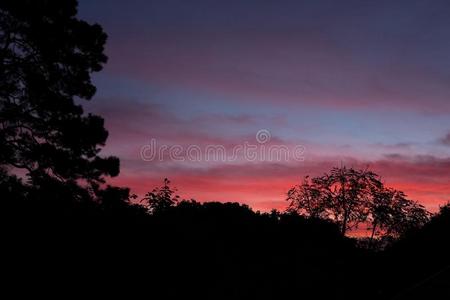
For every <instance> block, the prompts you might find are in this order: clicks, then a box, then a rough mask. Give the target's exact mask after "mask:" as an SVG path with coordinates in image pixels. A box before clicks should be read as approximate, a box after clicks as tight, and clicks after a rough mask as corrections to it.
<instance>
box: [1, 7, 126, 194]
mask: <svg viewBox="0 0 450 300" xmlns="http://www.w3.org/2000/svg"><path fill="white" fill-rule="evenodd" d="M76 6H77V2H76V1H75V0H71V1H58V0H46V1H43V0H40V1H35V0H20V1H17V0H5V1H1V3H0V65H1V67H0V165H1V166H3V168H8V169H23V170H25V172H26V173H27V175H28V176H29V178H30V180H31V182H32V183H33V184H34V185H35V186H37V185H39V184H42V183H43V182H47V183H48V182H51V181H54V180H56V181H59V182H63V183H64V184H67V186H73V187H81V186H83V187H86V186H88V187H91V188H92V191H94V190H95V189H96V188H97V187H98V185H99V184H101V183H103V182H104V176H105V175H110V176H115V175H117V174H118V173H119V160H118V159H117V158H115V157H106V158H105V157H100V156H99V151H100V149H101V146H103V145H104V143H105V141H106V139H107V137H108V132H107V131H106V129H105V128H104V122H103V119H102V118H101V117H99V116H96V115H92V114H85V113H84V112H83V108H82V106H81V105H79V104H77V101H78V100H79V99H84V100H89V99H91V98H92V96H93V95H94V94H95V91H96V89H95V87H94V85H93V84H92V82H91V77H90V76H91V73H92V72H98V71H100V70H101V69H102V66H103V64H104V63H105V62H106V60H107V57H106V56H105V54H104V52H103V51H104V44H105V41H106V38H107V37H106V34H105V33H104V32H103V30H102V28H101V27H100V26H99V25H90V24H88V23H86V22H84V21H82V20H79V19H77V17H76V13H77V9H76ZM82 182H84V183H82ZM80 184H81V185H80ZM74 193H75V191H74Z"/></svg>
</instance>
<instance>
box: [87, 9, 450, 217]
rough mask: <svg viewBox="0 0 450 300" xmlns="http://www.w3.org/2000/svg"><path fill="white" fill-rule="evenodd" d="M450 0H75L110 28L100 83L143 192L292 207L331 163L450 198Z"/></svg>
mask: <svg viewBox="0 0 450 300" xmlns="http://www.w3.org/2000/svg"><path fill="white" fill-rule="evenodd" d="M449 15H450V2H449V1H445V0H442V1H439V0H435V1H414V0H404V1H333V0H329V1H325V0H324V1H317V0H311V1H257V0H254V1H245V0H242V1H237V0H236V1H234V0H227V1H195V0H189V1H186V0H178V1H171V0H160V1H150V0H142V1H137V0H129V1H111V0H108V1H107V0H104V1H99V0H98V1H88V0H81V1H80V5H79V16H80V18H82V19H85V20H87V21H88V22H90V23H99V24H100V25H102V26H103V28H104V30H105V31H106V33H107V34H108V36H109V38H108V43H107V47H106V54H107V55H108V57H109V61H108V63H107V65H106V66H105V68H104V70H103V71H102V72H100V73H98V74H95V75H94V83H95V85H96V86H97V88H98V91H97V94H96V96H95V97H94V98H93V100H92V101H91V102H90V103H87V104H86V105H85V107H86V110H87V111H91V112H95V113H97V114H100V115H102V116H103V117H104V118H105V120H106V127H107V128H108V130H109V132H110V137H109V140H108V142H107V145H106V147H105V148H104V150H103V152H102V153H104V154H105V155H107V154H108V155H109V154H113V155H116V156H118V157H119V158H120V159H121V174H120V176H119V177H117V178H115V179H113V180H112V181H111V182H112V183H115V184H119V185H124V186H129V187H131V189H132V192H134V193H137V194H139V195H143V193H145V192H147V191H150V190H152V189H153V187H155V186H157V185H160V184H161V183H162V180H163V179H164V178H165V177H168V178H170V179H171V181H172V183H173V185H174V186H176V187H177V188H178V190H179V194H180V196H181V197H183V198H195V199H197V200H200V201H213V200H217V201H238V202H241V203H246V204H249V205H250V206H252V207H253V208H254V209H256V210H270V209H271V208H278V209H283V208H284V207H286V201H285V198H286V196H285V194H286V192H287V190H288V189H289V188H290V187H291V186H292V185H294V184H296V183H298V182H299V181H300V179H301V178H302V177H303V176H304V175H306V174H310V175H312V176H315V175H320V174H322V173H323V172H326V171H328V170H329V169H330V168H331V167H333V166H339V165H341V164H345V165H347V166H354V167H363V168H365V167H367V166H369V167H370V168H371V169H372V170H374V171H375V172H377V173H379V174H380V175H381V176H382V178H383V180H384V181H385V182H386V184H387V185H388V186H392V187H395V188H398V189H401V190H403V191H405V192H406V193H407V194H408V195H409V197H410V198H412V199H415V200H418V201H420V202H421V203H423V204H424V205H425V206H426V207H427V208H428V209H430V210H432V211H436V209H437V208H438V207H439V205H442V204H444V203H446V202H447V201H449V200H450V18H449ZM259 130H267V131H268V132H270V135H271V137H270V140H269V141H268V142H267V143H265V144H264V145H265V146H270V145H286V146H288V147H290V148H292V147H294V146H295V145H301V146H303V147H305V148H304V149H305V152H304V154H303V156H304V161H298V160H295V159H290V160H287V161H270V160H264V159H259V160H257V161H249V160H246V159H245V158H243V157H241V158H240V159H238V160H235V161H221V162H213V161H206V160H204V161H195V162H192V161H173V160H171V159H170V158H168V157H166V158H165V159H164V160H162V161H160V160H153V161H144V160H143V159H142V158H141V150H142V147H143V146H145V145H148V144H149V143H150V140H151V139H155V140H156V142H157V145H159V146H161V145H168V146H170V145H180V146H182V147H184V148H186V147H188V146H190V145H198V146H199V147H200V148H202V147H205V146H207V145H223V146H224V147H225V148H226V149H230V150H231V149H233V147H236V145H243V144H245V143H250V144H255V145H258V143H257V141H256V139H255V135H256V133H257V132H258V131H259Z"/></svg>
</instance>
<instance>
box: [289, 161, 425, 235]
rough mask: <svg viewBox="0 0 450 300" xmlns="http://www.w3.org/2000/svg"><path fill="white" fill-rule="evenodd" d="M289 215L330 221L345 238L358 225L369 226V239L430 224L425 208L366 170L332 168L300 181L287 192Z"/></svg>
mask: <svg viewBox="0 0 450 300" xmlns="http://www.w3.org/2000/svg"><path fill="white" fill-rule="evenodd" d="M287 200H288V201H289V202H290V203H289V208H288V210H289V211H294V212H297V213H300V214H301V215H305V216H308V217H312V218H322V219H330V220H332V221H333V222H335V223H337V224H338V225H339V226H340V228H341V233H342V234H343V235H345V234H346V233H347V231H348V230H351V229H354V228H356V227H358V225H360V224H361V223H369V224H371V231H372V232H371V238H372V239H373V238H374V237H375V236H394V237H398V236H399V235H401V234H404V233H405V232H406V231H408V230H410V229H412V228H414V227H420V226H422V225H423V224H425V223H426V222H427V221H428V220H429V216H430V214H429V213H428V212H427V211H426V210H425V208H424V207H423V206H422V205H420V204H418V203H417V202H414V201H412V200H409V199H407V198H406V195H405V194H404V193H403V192H401V191H397V190H395V189H392V188H387V187H385V186H384V184H383V183H382V182H381V178H380V177H379V176H378V175H377V174H376V173H374V172H372V171H369V170H356V169H353V168H347V167H345V166H344V167H340V168H337V167H335V168H333V169H332V170H331V171H330V173H326V174H324V175H322V176H319V177H315V178H309V177H308V176H307V177H305V178H304V179H303V182H302V183H300V184H299V185H297V186H294V187H293V188H291V189H290V190H289V191H288V196H287Z"/></svg>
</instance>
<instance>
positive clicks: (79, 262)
mask: <svg viewBox="0 0 450 300" xmlns="http://www.w3.org/2000/svg"><path fill="white" fill-rule="evenodd" d="M76 7H77V3H76V1H57V0H39V1H31V0H30V1H26V0H20V1H17V0H16V1H9V0H5V1H2V2H1V3H0V61H1V68H0V123H1V128H0V195H1V202H0V206H1V210H0V214H1V223H2V232H3V235H2V246H3V247H2V250H3V251H2V252H3V253H2V271H3V280H2V284H3V286H5V290H8V291H9V292H11V293H14V295H15V296H16V297H20V296H27V295H33V296H34V297H36V296H45V297H49V296H58V297H70V296H75V297H76V296H80V297H95V296H101V297H106V296H109V295H114V296H115V297H127V298H131V297H135V296H136V297H137V296H138V294H140V293H143V294H144V296H147V297H150V298H156V299H170V298H177V299H179V298H190V297H192V298H206V299H256V298H259V299H291V298H304V299H316V298H325V299H327V298H328V299H361V298H362V299H411V298H415V297H420V298H421V299H422V298H427V299H446V297H448V296H450V278H449V276H450V275H449V265H450V260H449V256H448V255H449V253H450V251H449V250H450V249H449V245H450V240H449V239H450V238H449V234H448V230H449V229H450V206H449V205H447V206H444V207H442V208H441V210H440V212H439V213H437V214H435V215H433V216H431V215H430V214H429V213H428V212H427V211H426V210H425V208H424V207H423V206H421V205H419V204H418V203H416V202H414V201H411V200H409V199H407V198H406V195H405V194H404V193H402V192H401V191H396V190H393V189H390V188H387V187H385V186H384V185H383V184H382V183H381V181H380V180H379V177H378V175H377V174H375V173H373V172H371V171H368V170H356V169H353V168H346V167H341V168H334V169H332V170H331V171H330V172H329V173H327V174H325V175H323V176H322V177H317V178H312V179H305V181H304V182H302V183H301V184H300V185H297V186H295V187H293V189H291V190H290V191H289V192H287V200H289V201H290V206H289V209H288V210H286V211H284V212H279V211H276V210H273V211H271V212H264V213H263V212H255V211H253V210H252V209H251V208H250V207H249V206H246V205H243V204H239V203H219V202H205V203H200V202H197V201H195V200H183V199H181V198H180V197H178V196H177V193H176V190H175V189H174V188H173V187H172V185H171V183H170V181H169V180H168V179H165V180H164V181H163V185H162V186H161V187H155V189H154V190H152V191H149V192H148V193H147V194H146V195H145V196H144V198H143V199H137V196H135V195H133V194H131V192H130V190H129V189H128V188H126V187H116V186H111V185H108V178H109V177H114V176H117V175H118V174H119V159H118V158H116V157H103V156H101V153H100V150H101V148H102V147H103V146H104V144H105V143H106V140H107V137H108V132H107V130H106V129H105V128H104V121H103V119H102V118H101V117H100V116H96V115H92V114H87V113H85V112H84V111H83V107H82V105H80V104H77V103H78V101H82V100H89V99H91V98H92V97H93V95H94V94H95V86H94V85H93V84H92V82H91V74H92V73H93V72H98V71H100V70H101V68H102V67H103V65H104V64H105V63H106V61H107V58H106V56H105V54H104V45H105V42H106V34H105V33H104V32H103V29H102V28H101V26H100V25H91V24H88V23H86V22H84V21H82V20H79V19H78V18H77V16H76V13H77V11H76ZM360 223H364V224H366V223H368V224H371V225H372V226H373V227H372V228H373V230H372V235H371V238H370V241H369V242H368V243H367V242H365V241H363V240H358V239H356V238H351V237H349V236H348V232H349V231H351V230H352V229H354V228H356V227H357V226H358V224H360Z"/></svg>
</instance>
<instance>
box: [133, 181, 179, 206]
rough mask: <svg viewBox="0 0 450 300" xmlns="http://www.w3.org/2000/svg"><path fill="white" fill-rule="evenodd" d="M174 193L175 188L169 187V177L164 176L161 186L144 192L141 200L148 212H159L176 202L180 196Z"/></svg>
mask: <svg viewBox="0 0 450 300" xmlns="http://www.w3.org/2000/svg"><path fill="white" fill-rule="evenodd" d="M175 193H176V190H175V189H172V188H171V187H170V181H169V179H167V178H164V184H163V186H161V187H157V188H155V189H153V190H152V191H151V192H148V193H147V194H145V196H144V198H143V199H142V201H141V202H144V203H145V204H146V205H147V207H148V209H149V211H150V213H152V214H156V213H161V212H164V211H167V210H168V209H169V208H171V207H173V206H175V205H176V204H177V203H178V200H179V198H180V196H178V195H175Z"/></svg>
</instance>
